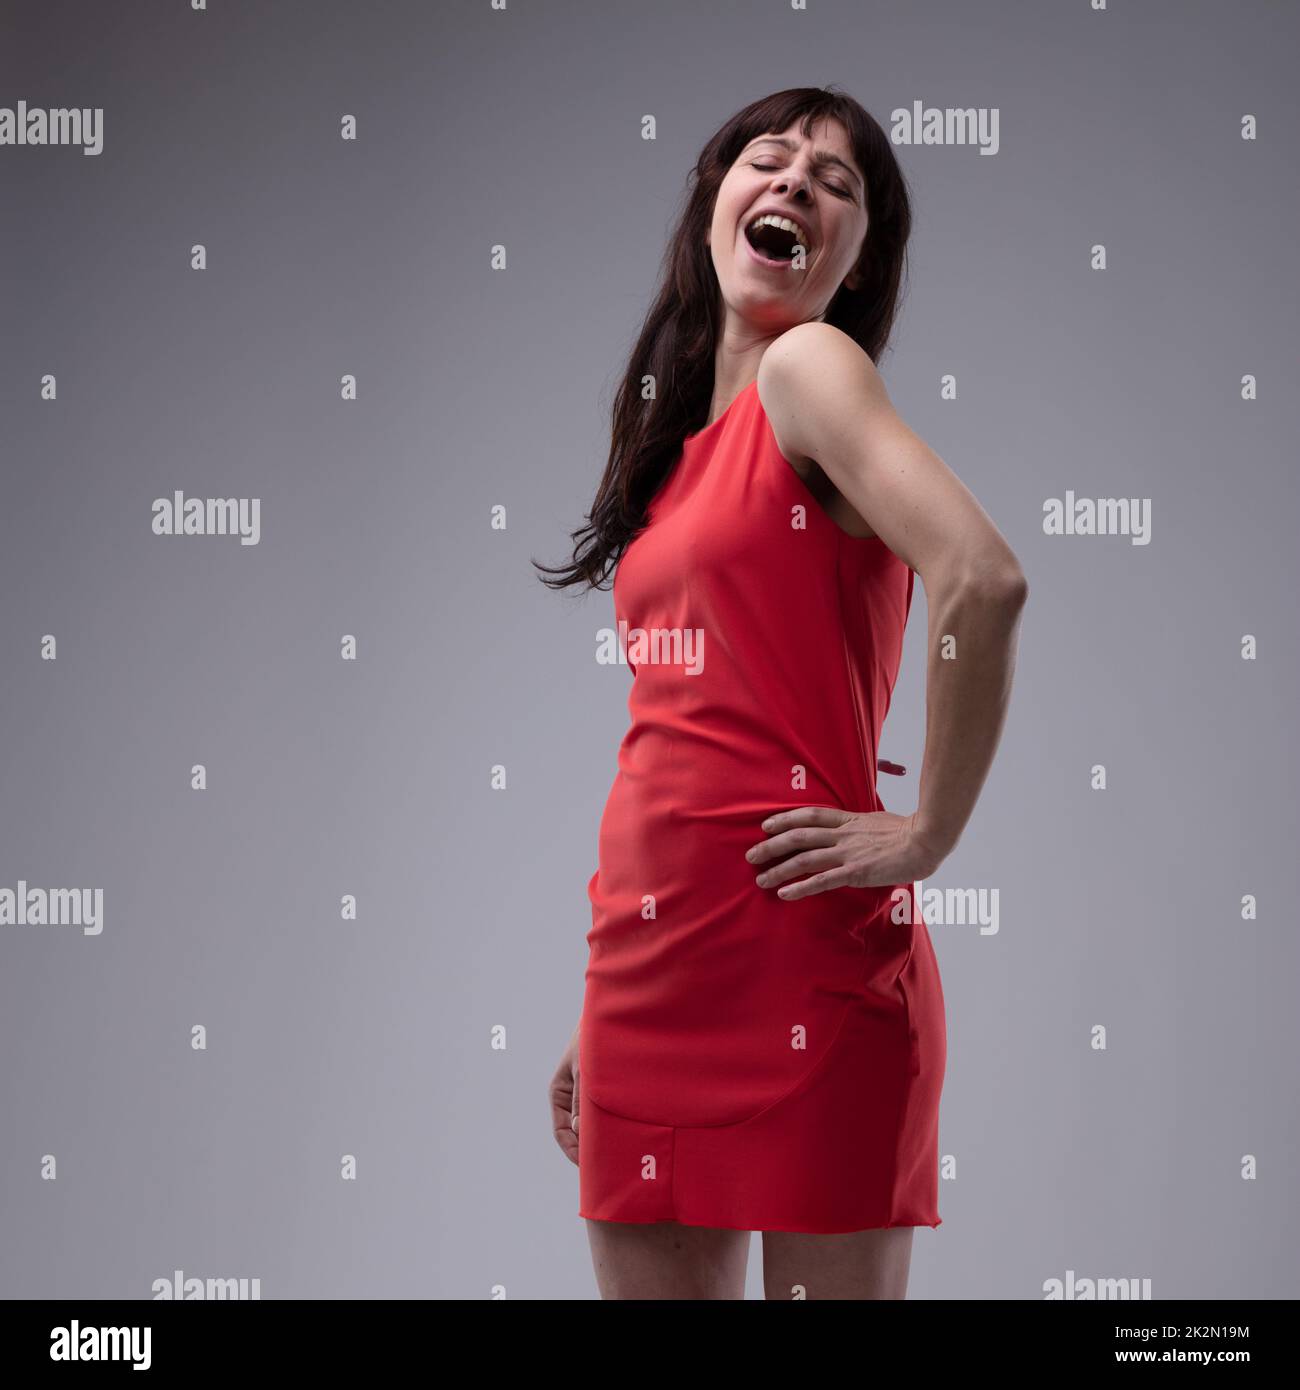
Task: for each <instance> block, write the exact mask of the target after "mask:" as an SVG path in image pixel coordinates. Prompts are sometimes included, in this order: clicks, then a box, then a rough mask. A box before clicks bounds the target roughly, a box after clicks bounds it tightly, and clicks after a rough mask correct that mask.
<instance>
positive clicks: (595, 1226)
mask: <svg viewBox="0 0 1300 1390" xmlns="http://www.w3.org/2000/svg"><path fill="white" fill-rule="evenodd" d="M749 1234H750V1233H749V1232H748V1231H720V1230H715V1229H713V1228H712V1227H709V1226H679V1225H678V1224H677V1223H676V1222H675V1221H660V1222H654V1223H653V1224H646V1225H634V1224H633V1223H631V1222H627V1221H592V1220H590V1219H588V1221H587V1239H588V1240H589V1241H590V1243H591V1260H592V1264H593V1266H594V1267H595V1271H596V1286H597V1287H598V1288H599V1290H600V1296H601V1298H744V1296H745V1265H746V1263H747V1261H748V1257H749Z"/></svg>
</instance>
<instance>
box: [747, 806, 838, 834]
mask: <svg viewBox="0 0 1300 1390" xmlns="http://www.w3.org/2000/svg"><path fill="white" fill-rule="evenodd" d="M848 817H849V812H848V811H841V810H840V809H839V807H837V806H799V807H796V808H795V809H794V810H793V811H777V812H776V813H775V814H774V815H771V816H768V818H767V819H766V820H765V821H764V822H763V826H762V828H763V829H764V830H766V831H767V833H768V834H769V835H775V834H779V833H780V832H781V831H782V830H791V829H793V828H794V827H795V826H796V825H822V826H825V827H827V828H828V829H832V830H833V829H834V828H835V827H836V826H837V825H843V824H844V822H845V821H846V820H847V819H848Z"/></svg>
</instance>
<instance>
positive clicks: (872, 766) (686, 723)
mask: <svg viewBox="0 0 1300 1390" xmlns="http://www.w3.org/2000/svg"><path fill="white" fill-rule="evenodd" d="M909 230H910V210H909V201H908V195H907V189H906V185H905V183H904V180H903V177H902V173H901V171H900V170H899V168H898V165H897V163H896V161H895V159H894V154H893V150H892V148H891V146H890V143H889V140H888V138H887V137H886V135H885V133H884V131H882V130H881V128H880V126H879V125H878V124H877V123H876V122H875V121H874V120H873V119H872V118H871V117H870V116H869V115H868V114H867V112H866V111H865V110H863V108H862V107H861V106H859V105H858V104H857V102H855V101H853V100H852V99H851V98H849V97H846V96H844V95H842V94H839V93H836V92H835V91H834V90H833V89H829V88H828V89H826V90H820V89H817V88H799V89H793V90H790V91H784V92H779V93H777V94H776V95H774V96H771V97H768V98H766V99H764V100H762V101H758V102H756V103H754V104H753V105H751V106H749V107H747V108H746V109H745V110H743V111H741V112H740V113H739V114H737V115H736V116H735V117H733V118H732V119H731V120H730V121H728V122H727V124H726V125H725V126H723V128H722V129H721V130H720V131H719V132H718V133H717V134H716V135H715V136H714V137H713V139H712V140H710V141H709V143H708V145H707V146H706V147H705V149H704V152H703V154H702V155H701V156H700V159H699V161H698V163H697V166H696V170H695V178H694V181H693V187H692V189H691V192H690V196H689V201H688V205H687V207H686V210H685V213H684V215H683V217H682V220H681V223H680V225H679V227H678V229H677V232H676V235H675V236H674V237H673V239H672V243H671V246H670V248H669V251H668V256H667V262H666V273H665V275H664V280H663V285H662V288H661V290H660V293H659V295H658V298H657V300H656V302H655V304H654V307H653V308H652V309H651V311H650V314H649V317H648V319H647V321H646V324H645V327H644V329H643V330H642V333H641V336H640V338H639V340H638V342H637V344H636V347H635V349H634V350H633V353H632V358H631V361H630V363H629V365H628V369H627V373H626V375H625V377H624V380H623V383H622V386H621V388H620V390H619V393H618V397H617V400H616V402H615V407H614V423H613V443H612V447H611V450H610V457H609V462H608V465H607V467H606V470H605V474H604V477H603V478H602V480H601V483H600V487H599V490H598V492H597V494H596V499H595V502H594V504H593V507H592V511H591V514H590V516H589V518H588V523H587V525H585V526H584V527H582V528H580V529H579V530H578V531H576V532H574V534H573V540H574V543H575V546H574V552H573V558H572V560H571V562H570V563H569V564H567V565H565V566H562V567H558V568H550V567H545V566H539V568H541V569H544V570H545V571H546V573H548V574H549V575H551V576H553V577H552V578H550V579H547V580H545V581H544V582H546V583H548V584H551V585H552V586H553V587H557V588H558V587H563V586H565V585H571V584H583V585H588V586H591V587H602V586H603V584H604V582H605V581H606V580H607V578H608V576H609V573H610V572H611V570H613V569H615V567H616V568H617V573H616V575H615V581H614V599H615V608H616V611H617V615H618V618H619V623H620V633H621V637H622V641H623V642H624V643H625V644H626V659H627V662H628V664H629V666H630V667H631V668H632V670H633V672H634V676H633V682H632V690H631V694H630V697H629V710H630V712H631V715H632V723H631V727H630V728H629V730H628V733H627V735H626V737H625V738H624V740H623V743H622V745H621V747H620V749H619V771H618V775H617V777H616V779H615V781H614V786H613V788H612V790H611V792H610V796H609V801H608V803H607V805H606V808H605V813H604V817H603V819H602V821H601V828H600V837H599V867H598V868H597V871H596V873H595V874H593V876H592V878H591V881H590V884H589V885H588V892H589V896H590V899H591V904H592V928H591V931H590V933H589V934H588V937H587V940H588V943H589V946H590V956H589V964H588V967H587V973H586V994H585V998H584V1002H583V1010H582V1017H581V1019H580V1020H579V1025H578V1028H577V1029H576V1030H575V1032H574V1035H573V1038H572V1040H571V1041H570V1043H569V1047H568V1049H567V1051H566V1053H565V1056H564V1058H563V1059H562V1061H561V1063H560V1066H559V1068H558V1070H557V1072H556V1074H555V1077H554V1079H553V1081H552V1083H551V1104H552V1111H553V1116H554V1124H555V1131H556V1136H557V1139H558V1140H559V1142H560V1145H561V1147H562V1148H563V1149H564V1150H565V1152H566V1153H567V1154H568V1155H569V1157H570V1158H571V1159H573V1161H574V1162H576V1163H577V1164H578V1167H579V1187H580V1193H581V1206H580V1212H581V1215H583V1216H584V1217H585V1218H586V1219H587V1228H588V1232H589V1237H590V1243H591V1247H592V1252H593V1259H594V1262H595V1267H596V1274H597V1281H598V1284H599V1287H600V1291H601V1294H602V1296H604V1297H606V1298H742V1297H743V1296H744V1276H745V1265H746V1258H747V1250H748V1242H749V1232H751V1231H755V1230H757V1231H761V1232H762V1233H763V1259H764V1282H765V1286H766V1292H767V1296H768V1297H769V1298H798V1297H812V1298H901V1297H904V1296H905V1294H906V1287H907V1273H908V1265H909V1259H910V1253H911V1240H912V1230H913V1228H914V1227H915V1226H918V1225H927V1226H938V1225H939V1224H940V1218H939V1214H938V1206H937V1200H938V1191H937V1189H938V1107H939V1095H940V1091H941V1089H942V1084H943V1073H944V1065H945V1058H946V1031H945V1024H944V1004H943V992H942V988H941V985H940V980H939V973H938V968H937V965H936V962H935V957H934V952H933V950H932V948H931V943H930V939H929V935H928V933H927V931H926V927H925V923H924V922H923V921H922V919H921V914H920V911H919V908H918V903H917V898H916V893H915V889H914V886H913V885H914V883H915V881H916V880H918V879H924V878H928V877H929V876H930V875H931V874H933V873H934V872H935V871H936V870H937V869H938V868H939V866H940V864H942V863H943V861H944V859H945V858H946V856H947V855H948V854H949V853H950V852H951V850H952V848H953V846H954V845H955V844H956V843H957V840H958V837H959V836H960V834H961V832H962V829H963V828H964V826H965V825H966V822H967V820H968V819H969V817H970V814H971V812H972V810H973V808H974V805H975V801H976V798H977V796H978V795H979V791H980V788H981V786H982V785H983V782H984V779H985V776H986V774H987V772H988V769H989V765H990V763H991V761H992V758H993V754H994V751H995V749H996V746H997V742H998V739H999V737H1000V734H1001V729H1002V725H1003V720H1004V715H1005V711H1006V706H1007V701H1008V696H1009V689H1010V683H1011V676H1012V671H1013V668H1014V662H1015V645H1016V638H1017V631H1018V626H1019V618H1020V613H1021V609H1022V607H1023V605H1024V602H1025V597H1026V593H1027V586H1026V582H1025V578H1024V575H1023V574H1022V572H1021V569H1020V566H1019V564H1018V563H1017V561H1016V557H1015V556H1014V555H1013V554H1012V552H1011V550H1010V549H1009V547H1008V546H1007V544H1006V542H1005V541H1004V540H1003V538H1002V537H1001V535H1000V534H999V533H998V531H997V530H996V528H995V527H994V526H993V524H992V522H991V521H990V520H989V518H988V516H987V515H986V514H985V513H984V511H983V510H982V509H981V508H980V506H979V504H978V503H977V502H976V501H975V499H974V498H973V497H972V496H971V494H970V492H969V491H967V489H966V488H965V487H964V486H963V485H962V483H961V482H960V481H959V480H958V479H957V478H956V477H955V476H954V475H953V474H952V473H951V472H950V471H949V469H948V468H947V467H946V466H945V464H944V463H943V462H942V461H941V460H940V459H939V458H938V457H937V456H936V455H935V454H934V453H933V452H932V451H931V450H930V449H929V448H927V447H926V445H925V444H924V443H923V442H922V441H921V440H920V439H919V438H918V437H917V436H916V435H915V434H913V433H912V432H911V431H910V430H909V429H908V428H907V426H906V425H904V424H903V422H902V421H901V420H900V419H899V417H898V416H897V414H896V413H895V412H894V410H893V408H892V406H891V404H890V401H889V398H888V396H887V394H886V392H885V389H884V386H883V385H882V383H881V379H880V376H879V375H878V373H877V370H876V365H875V364H876V362H877V361H878V360H879V358H880V356H881V354H882V352H883V350H884V348H885V345H886V342H887V340H888V338H889V334H890V330H891V328H892V325H893V321H894V316H895V313H896V310H897V301H898V293H899V286H900V282H901V278H902V269H903V261H904V254H905V249H906V243H907V238H908V233H909ZM917 573H919V574H920V576H921V579H922V582H923V584H924V586H925V591H926V598H927V602H928V608H929V657H928V676H927V682H928V685H927V727H926V740H925V752H924V759H923V764H922V768H921V776H920V785H919V794H918V804H917V809H916V811H915V812H913V813H912V814H911V815H899V814H896V813H893V812H889V811H886V810H885V809H884V808H883V805H882V803H881V800H880V798H879V796H878V795H877V792H876V785H875V780H876V779H875V775H874V774H875V771H876V768H877V740H878V737H879V733H880V726H881V723H882V722H883V720H884V717H885V713H886V711H887V709H888V705H889V700H890V696H891V694H892V691H893V686H894V680H895V678H896V676H897V673H898V665H899V660H900V657H901V651H902V637H903V629H904V626H905V624H906V621H907V614H908V611H909V609H910V605H911V599H912V588H913V578H914V574H917ZM881 766H882V767H884V768H885V770H897V771H902V769H895V768H893V767H892V765H885V764H883V763H882V764H881Z"/></svg>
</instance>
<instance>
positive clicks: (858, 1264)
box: [763, 1226, 913, 1299]
mask: <svg viewBox="0 0 1300 1390" xmlns="http://www.w3.org/2000/svg"><path fill="white" fill-rule="evenodd" d="M912 1230H913V1228H912V1227H911V1226H892V1227H889V1228H888V1229H884V1230H878V1231H852V1232H850V1233H849V1234H847V1235H830V1236H819V1235H805V1234H803V1233H802V1232H797V1231H764V1232H763V1290H764V1296H765V1297H767V1298H769V1299H775V1298H790V1299H794V1298H906V1297H907V1274H908V1270H909V1268H910V1267H911V1262H912Z"/></svg>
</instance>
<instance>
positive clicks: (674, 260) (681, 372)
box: [533, 86, 912, 589]
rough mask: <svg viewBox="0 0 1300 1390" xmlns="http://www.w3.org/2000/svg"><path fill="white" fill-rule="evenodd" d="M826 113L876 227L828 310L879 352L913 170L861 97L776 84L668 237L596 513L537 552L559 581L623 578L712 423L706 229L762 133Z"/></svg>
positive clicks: (715, 292)
mask: <svg viewBox="0 0 1300 1390" xmlns="http://www.w3.org/2000/svg"><path fill="white" fill-rule="evenodd" d="M823 119H831V120H836V121H839V122H840V124H841V125H843V127H844V129H845V131H846V132H847V134H848V137H849V142H850V145H851V147H852V150H853V156H854V158H855V159H856V161H857V164H858V167H859V168H860V169H861V170H862V172H863V174H864V175H865V177H866V193H867V235H866V238H865V240H864V243H863V248H862V253H861V256H860V258H859V260H858V263H857V270H858V272H859V274H860V275H861V277H862V283H861V287H860V288H859V289H856V290H851V289H848V288H846V287H845V286H844V285H841V286H840V288H839V289H838V290H837V291H836V293H835V295H834V297H833V298H832V299H831V301H830V303H829V304H828V305H827V308H826V312H825V314H823V315H822V318H823V321H824V322H826V323H829V324H833V325H834V326H835V327H836V328H839V329H840V330H842V331H843V332H844V333H847V334H848V335H849V337H850V338H852V339H853V340H854V341H855V342H857V343H858V344H859V345H860V346H861V347H862V349H863V350H864V351H865V352H866V353H867V354H868V355H869V356H870V358H871V360H872V361H873V362H876V363H879V361H880V357H881V354H882V353H883V352H884V350H885V346H886V344H887V343H888V341H889V336H890V333H891V332H892V330H893V326H894V319H895V317H896V315H897V312H898V306H899V296H900V290H901V286H902V283H903V277H904V273H905V266H906V254H907V240H908V237H909V235H910V234H911V230H912V211H911V199H910V196H909V194H908V188H907V182H906V180H905V178H904V177H903V171H902V170H901V169H900V168H899V165H898V161H897V159H895V157H894V150H893V146H892V145H891V144H890V142H889V137H888V136H887V135H886V134H885V132H884V131H883V130H882V129H881V127H880V125H879V124H878V123H877V121H876V120H875V118H874V117H873V116H872V115H871V114H870V113H869V112H868V111H866V110H865V109H864V108H863V107H862V106H860V105H859V104H858V102H856V101H855V100H854V99H853V98H852V97H850V96H847V95H845V94H843V93H841V92H838V91H836V90H835V89H834V87H833V86H828V87H791V88H789V89H787V90H786V91H783V92H776V93H774V94H773V95H771V96H767V97H764V98H762V99H761V100H760V101H755V102H753V103H752V104H751V105H749V106H746V107H745V108H744V109H743V110H742V111H739V112H737V113H736V114H735V115H734V116H732V117H731V119H730V120H729V121H727V123H726V124H725V125H724V126H722V128H721V129H720V130H719V131H718V132H717V133H716V134H715V135H714V136H713V138H712V139H711V140H710V141H709V142H708V144H707V145H705V147H704V149H703V150H702V151H701V153H700V157H699V159H697V160H696V163H695V168H694V170H693V171H692V173H691V176H690V180H689V182H688V186H687V197H686V207H685V211H684V212H683V213H682V215H681V217H680V219H679V220H678V223H677V226H676V228H675V229H674V232H673V235H672V236H671V237H670V238H669V239H668V247H667V250H666V251H665V253H664V260H663V270H662V274H661V277H660V282H659V290H658V293H657V294H656V295H655V299H654V304H653V306H652V307H651V309H650V312H649V313H648V314H647V315H646V320H645V323H644V325H643V326H642V328H641V333H640V336H639V337H638V338H637V341H636V346H635V347H634V348H633V349H632V354H631V357H630V358H629V360H628V364H627V370H626V371H625V373H624V375H623V380H622V382H621V384H620V385H619V388H618V392H617V394H616V396H615V398H614V407H613V421H612V429H611V437H610V448H609V458H608V461H607V462H606V464H605V472H604V474H603V476H602V477H601V480H600V485H599V487H598V488H597V489H596V498H595V501H594V502H593V503H592V507H591V511H590V512H589V513H588V515H587V519H586V523H585V524H584V525H583V526H580V527H579V528H578V529H577V530H576V531H573V532H571V533H570V539H571V540H572V541H573V557H572V559H571V560H570V561H569V562H568V563H567V564H564V565H559V566H549V565H543V564H540V563H539V562H538V561H536V560H534V561H533V564H534V565H535V566H536V568H537V569H538V570H540V571H542V583H543V584H545V585H547V586H548V587H549V588H552V589H563V588H567V587H569V586H570V585H585V586H587V587H588V588H592V589H602V588H605V587H607V585H608V584H609V583H610V582H612V581H611V576H612V574H613V571H614V569H615V567H616V566H617V564H618V561H619V558H620V557H621V556H622V554H623V551H624V550H625V549H626V548H627V546H628V544H629V543H630V542H631V541H632V539H633V538H634V537H635V536H636V534H637V532H638V531H640V530H641V528H642V527H643V526H644V525H645V522H646V510H647V508H648V507H649V505H650V503H651V501H653V499H654V496H655V494H656V493H657V492H658V491H659V489H660V487H661V486H662V485H663V483H664V481H665V479H666V478H667V477H668V474H669V473H670V472H671V470H672V467H673V465H674V464H675V463H676V461H677V459H678V458H679V457H680V455H681V450H682V444H683V441H684V440H685V438H686V436H687V435H688V434H692V433H694V432H695V431H697V430H699V429H701V428H703V426H704V424H705V423H706V420H705V417H706V416H707V414H708V411H709V406H710V404H711V403H712V399H713V368H714V358H715V353H716V348H717V343H718V335H719V333H720V332H721V330H722V304H721V292H720V286H719V285H718V277H717V272H716V271H715V270H714V267H713V257H712V254H711V252H710V249H709V247H708V246H707V245H706V244H705V240H704V237H705V233H706V232H707V231H708V229H709V226H710V225H711V223H712V220H713V205H714V201H715V199H716V197H717V193H718V187H719V185H720V184H721V183H722V180H723V178H724V177H725V175H726V173H727V171H728V170H729V169H730V168H731V166H732V165H733V164H734V163H735V161H736V160H737V159H738V158H739V156H740V152H741V150H743V149H744V148H745V146H746V145H748V144H749V142H750V141H751V140H753V139H755V138H756V137H758V136H759V135H768V134H779V133H780V132H781V131H784V130H787V129H789V127H790V126H791V125H792V124H793V123H794V122H795V121H800V123H801V124H800V129H801V130H802V131H803V133H804V135H805V136H808V135H810V134H811V133H812V129H813V126H814V125H815V124H816V123H817V122H819V121H821V120H823ZM647 390H648V391H649V392H650V393H651V394H650V395H649V396H647V395H646V392H647ZM547 576H550V577H549V578H548V577H547Z"/></svg>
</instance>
